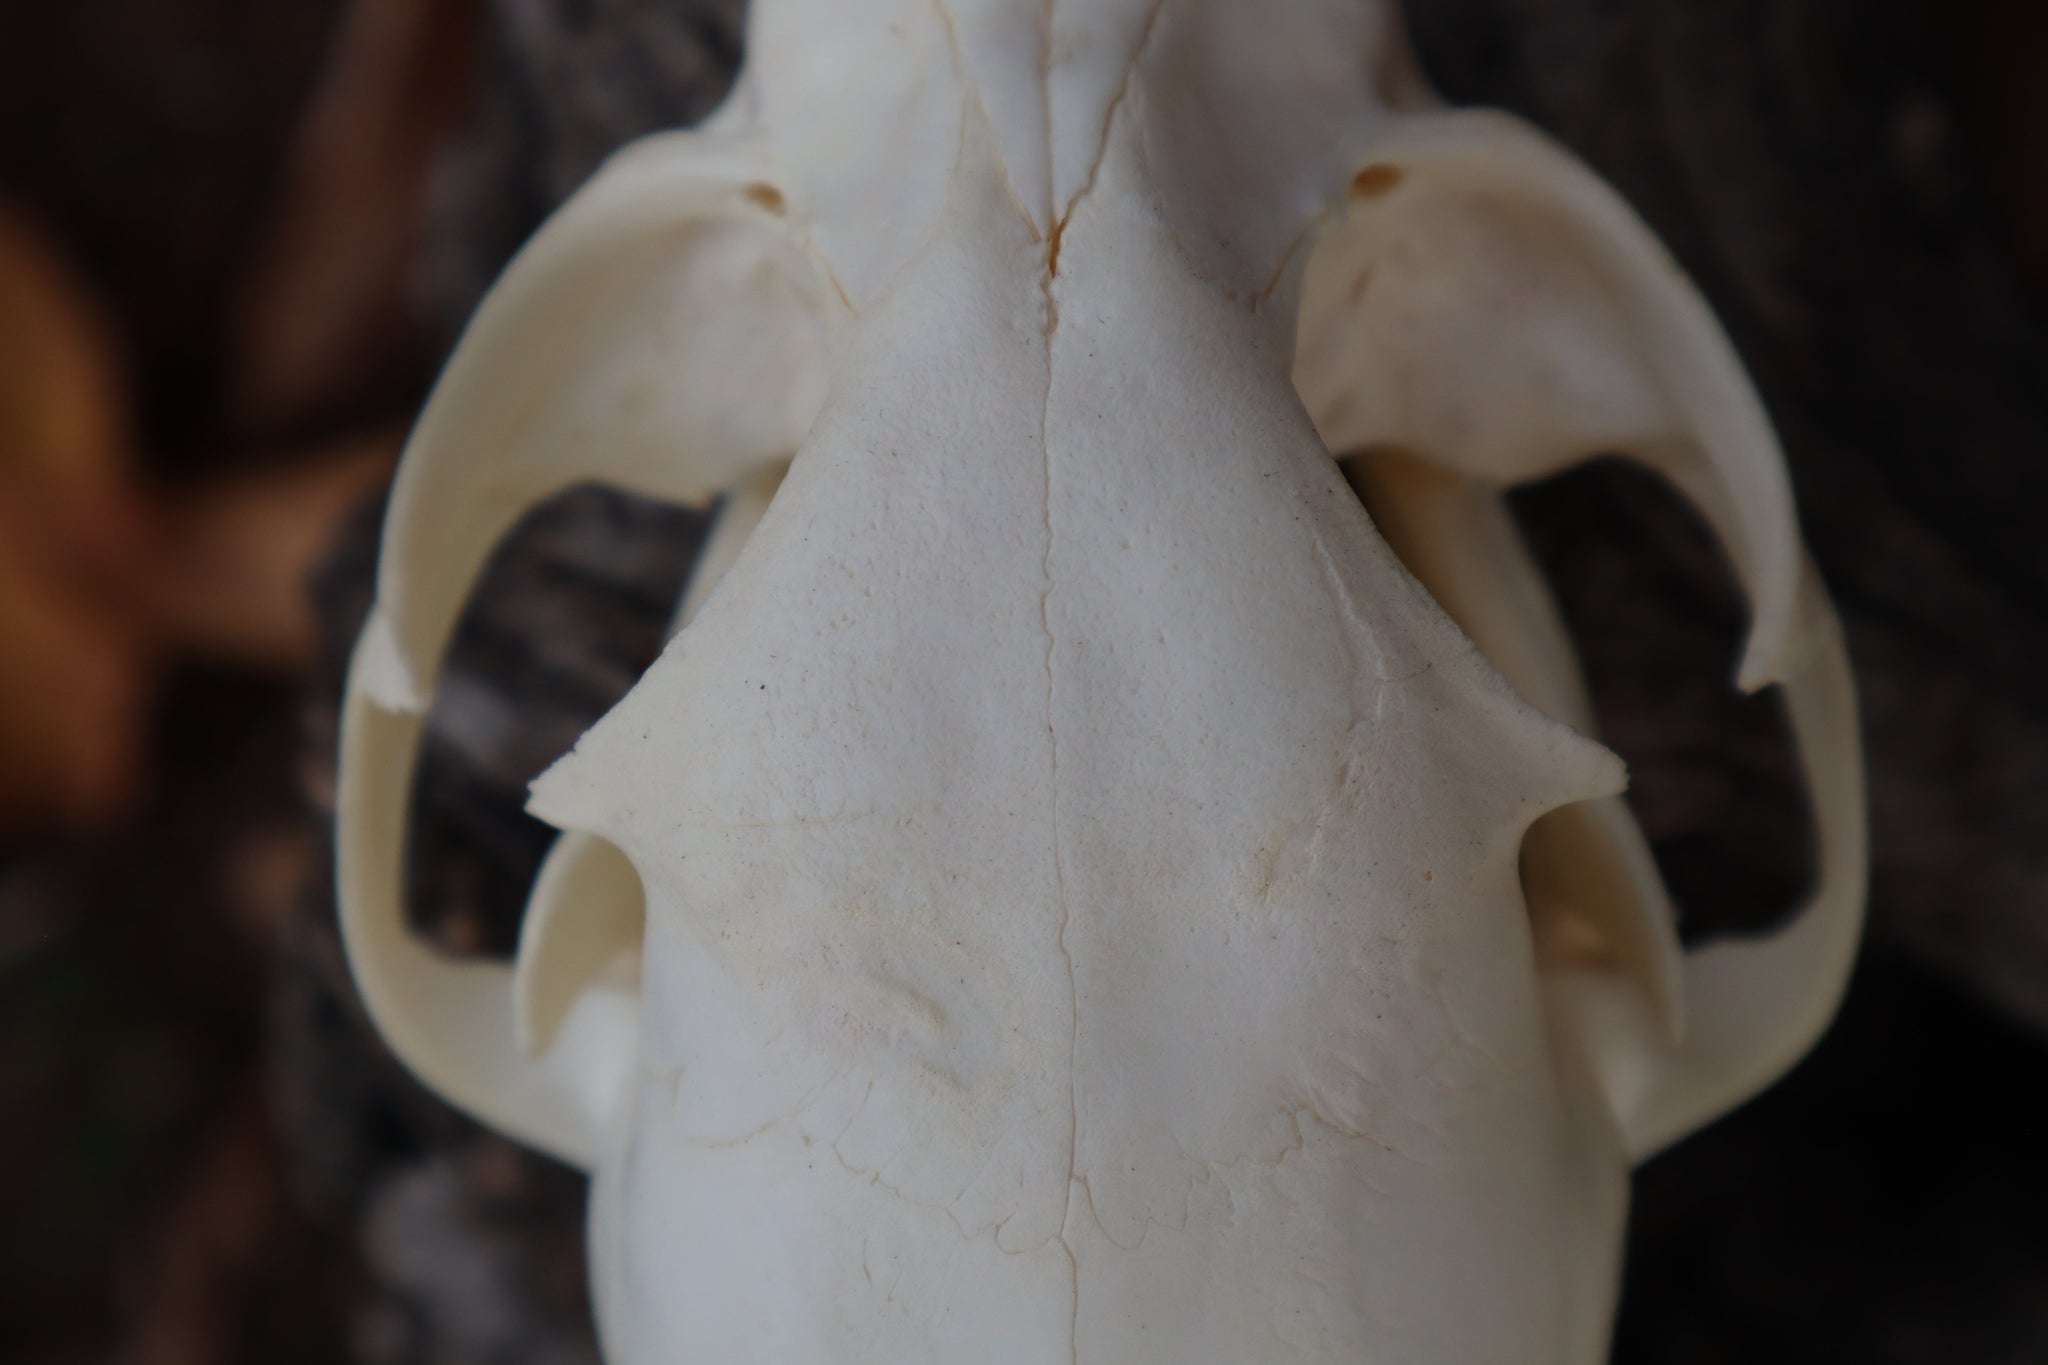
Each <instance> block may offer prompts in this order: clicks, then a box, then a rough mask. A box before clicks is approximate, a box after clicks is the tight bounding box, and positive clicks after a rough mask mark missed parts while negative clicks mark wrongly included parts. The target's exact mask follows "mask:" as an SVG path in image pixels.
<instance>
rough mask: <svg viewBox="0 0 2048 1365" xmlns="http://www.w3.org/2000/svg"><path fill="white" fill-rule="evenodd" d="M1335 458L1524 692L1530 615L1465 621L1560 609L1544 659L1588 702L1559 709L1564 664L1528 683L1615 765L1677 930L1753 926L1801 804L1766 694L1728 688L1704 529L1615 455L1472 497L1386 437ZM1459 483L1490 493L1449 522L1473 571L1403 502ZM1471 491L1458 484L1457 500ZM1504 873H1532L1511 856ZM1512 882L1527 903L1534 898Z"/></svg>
mask: <svg viewBox="0 0 2048 1365" xmlns="http://www.w3.org/2000/svg"><path fill="white" fill-rule="evenodd" d="M1345 470H1346V474H1347V477H1348V478H1349V479H1350V481H1351V484H1352V487H1353V488H1354V490H1355V491H1357V492H1358V494H1359V496H1360V500H1361V502H1362V503H1363V504H1364V505H1365V508H1366V511H1367V512H1368V514H1369V515H1371V516H1372V517H1373V520H1374V522H1375V524H1376V525H1377V526H1379V527H1380V529H1381V531H1382V533H1383V534H1384V535H1385V536H1386V537H1387V540H1388V543H1389V545H1390V546H1391V547H1392V548H1393V549H1394V551H1395V553H1396V554H1397V555H1399V556H1400V557H1401V559H1402V562H1403V564H1404V565H1406V566H1407V568H1408V569H1409V571H1410V572H1411V573H1413V574H1415V576H1416V577H1417V578H1418V579H1419V580H1420V581H1421V582H1422V584H1423V586H1424V587H1425V588H1427V589H1428V590H1429V591H1430V592H1431V593H1432V595H1434V596H1435V597H1436V598H1437V601H1438V604H1439V605H1440V606H1442V607H1443V608H1444V609H1445V611H1446V612H1447V613H1448V614H1449V615H1451V616H1452V618H1453V619H1455V620H1457V621H1458V622H1459V624H1460V626H1461V627H1463V628H1464V629H1465V630H1466V631H1467V633H1468V634H1471V635H1472V636H1473V637H1474V638H1475V640H1476V641H1477V642H1478V643H1479V644H1480V645H1481V648H1482V649H1489V650H1497V649H1500V648H1513V649H1516V650H1517V651H1518V657H1517V658H1516V659H1512V660H1511V659H1508V658H1505V657H1501V656H1499V655H1497V654H1495V655H1492V656H1491V657H1493V661H1494V662H1495V664H1496V665H1497V666H1499V667H1500V668H1501V669H1502V671H1503V672H1504V673H1507V674H1508V675H1509V676H1510V678H1511V680H1516V681H1517V682H1518V684H1519V685H1522V686H1523V687H1524V688H1525V690H1527V689H1528V688H1529V687H1530V686H1531V685H1532V684H1533V683H1536V682H1539V681H1544V680H1545V679H1543V678H1542V676H1541V675H1543V674H1545V673H1546V672H1547V673H1549V674H1552V675H1554V674H1555V673H1556V672H1557V671H1558V669H1557V668H1556V667H1555V666H1548V667H1546V666H1547V665H1553V664H1554V661H1552V660H1549V659H1547V658H1546V657H1545V656H1544V654H1543V650H1542V649H1541V648H1540V647H1532V645H1531V641H1532V640H1536V641H1538V642H1540V641H1541V639H1542V637H1543V636H1544V635H1546V634H1547V633H1549V632H1547V631H1546V630H1544V629H1540V628H1539V629H1523V627H1525V626H1527V625H1528V624H1529V623H1528V622H1526V621H1524V622H1519V623H1517V624H1516V627H1515V629H1513V630H1510V631H1502V630H1500V629H1499V628H1498V627H1497V626H1496V627H1495V628H1492V629H1487V628H1482V625H1481V622H1480V618H1481V617H1482V616H1483V615H1486V614H1493V615H1494V619H1495V621H1496V622H1498V620H1499V619H1500V616H1499V613H1502V612H1506V613H1509V614H1510V615H1515V614H1520V615H1522V616H1525V617H1526V616H1529V615H1534V614H1548V613H1551V612H1553V611H1554V612H1556V613H1557V614H1558V616H1559V617H1560V618H1561V621H1560V624H1561V625H1562V626H1563V627H1564V629H1565V631H1566V633H1567V634H1568V635H1569V637H1570V639H1569V642H1568V643H1569V646H1570V647H1571V648H1572V649H1573V652H1574V654H1575V655H1576V661H1575V662H1574V661H1571V660H1567V661H1564V668H1565V670H1566V671H1568V672H1570V673H1571V674H1573V675H1575V676H1582V677H1583V678H1584V680H1585V683H1586V685H1587V690H1588V691H1589V692H1590V694H1591V709H1590V711H1583V710H1581V711H1578V712H1577V713H1574V712H1575V708H1576V707H1579V706H1582V705H1583V699H1580V698H1578V697H1576V696H1575V695H1574V694H1575V693H1576V691H1577V687H1576V683H1575V682H1573V681H1571V680H1569V679H1568V680H1566V685H1564V686H1561V687H1559V686H1552V687H1551V688H1550V689H1549V691H1548V693H1547V694H1546V695H1534V694H1531V695H1530V696H1529V700H1531V701H1532V702H1534V703H1535V704H1537V705H1538V706H1541V707H1543V708H1544V709H1545V710H1547V711H1550V712H1551V713H1552V714H1555V715H1557V716H1558V718H1559V719H1563V720H1565V721H1567V722H1568V723H1571V724H1574V725H1580V726H1590V727H1591V728H1592V730H1593V731H1594V733H1595V734H1596V736H1597V737H1598V738H1599V739H1600V740H1601V741H1602V742H1603V743H1605V744H1607V745H1608V746H1609V747H1611V748H1613V749H1614V750H1615V751H1616V752H1618V753H1619V754H1620V755H1621V756H1622V758H1623V759H1624V760H1626V761H1627V762H1628V764H1629V770H1630V786H1629V791H1628V793H1627V795H1626V797H1625V798H1624V799H1625V800H1626V802H1627V804H1628V807H1629V809H1630V811H1631V813H1632V814H1633V815H1634V817H1635V819H1636V820H1637V821H1638V822H1639V823H1640V824H1641V826H1642V829H1643V832H1644V834H1645V835H1646V836H1647V837H1648V839H1649V843H1650V851H1651V853H1652V855H1653V856H1654V858H1655V860H1656V865H1657V870H1658V872H1659V874H1660V875H1661V877H1662V878H1663V881H1664V885H1665V887H1666V888H1667V889H1668V890H1669V892H1670V893H1671V896H1672V899H1673V900H1674V901H1675V902H1676V903H1677V904H1678V905H1679V906H1680V907H1681V908H1682V910H1683V915H1682V918H1681V923H1680V931H1681V935H1682V937H1683V939H1684V940H1685V941H1686V942H1688V943H1698V942H1702V941H1705V940H1709V939H1713V938H1717V937H1721V936H1724V935H1730V934H1751V933H1757V932H1761V931H1764V930H1767V929H1770V928H1774V927H1776V925H1777V924H1778V923H1780V922H1782V921H1783V920H1785V919H1786V918H1788V917H1789V916H1790V914H1791V913H1792V907H1795V906H1797V905H1799V904H1800V903H1802V901H1803V900H1804V898H1805V894H1806V893H1807V892H1809V891H1810V890H1811V889H1812V887H1813V885H1814V882H1815V879H1816V875H1817V861H1816V845H1815V831H1814V826H1813V819H1812V813H1811V810H1810V808H1809V806H1808V804H1807V802H1806V799H1805V796H1804V793H1803V788H1802V785H1801V783H1800V780H1799V776H1798V769H1797V764H1796V760H1795V754H1794V750H1793V747H1792V741H1791V736H1790V733H1789V729H1788V727H1787V725H1786V722H1785V718H1784V714H1783V711H1782V708H1781V706H1780V705H1779V703H1778V700H1777V698H1776V697H1775V696H1774V695H1772V694H1769V693H1766V694H1762V695H1757V696H1744V695H1742V694H1741V693H1740V692H1738V691H1737V690H1736V689H1735V688H1734V686H1733V684H1732V678H1731V675H1732V672H1733V661H1734V660H1735V659H1736V658H1738V657H1739V655H1740V652H1741V646H1742V636H1743V628H1744V625H1745V624H1746V621H1745V613H1744V607H1743V599H1742V595H1741V592H1740V588H1739V586H1738V584H1737V582H1736V580H1735V578H1734V576H1733V574H1732V572H1731V571H1730V569H1729V567H1728V564H1727V562H1726V560H1725V558H1724V557H1723V555H1722V554H1721V551H1720V549H1719V547H1718V545H1717V544H1716V542H1715V540H1714V538H1713V536H1712V533H1711V532H1710V530H1709V529H1708V527H1707V526H1706V524H1705V523H1704V522H1703V521H1702V520H1701V519H1700V518H1699V517H1698V516H1697V514H1696V513H1695V512H1694V511H1693V509H1692V508H1691V506H1690V505H1689V504H1687V503H1686V502H1685V500H1684V499H1683V498H1682V497H1681V496H1680V495H1679V494H1678V493H1677V492H1676V490H1674V489H1673V488H1671V487H1670V486H1669V485H1668V484H1667V483H1665V481H1664V480H1662V479H1661V478H1659V477H1658V476H1656V475H1655V474H1653V473H1650V472H1648V471H1646V470H1644V469H1643V468H1641V467H1640V466H1638V465H1635V464H1632V463H1627V462H1624V461H1621V460H1618V459H1611V460H1599V461H1595V462H1593V463H1591V464H1587V465H1582V466H1578V467H1576V468H1574V469H1572V470H1571V471H1568V472H1566V473H1564V474H1560V475H1556V476H1553V477H1551V478H1549V479H1546V480H1543V481H1540V482H1537V483H1534V484H1530V485H1526V486H1524V487H1522V488H1519V489H1517V490H1515V491H1514V492H1512V493H1510V494H1508V495H1507V497H1506V499H1505V500H1504V504H1505V505H1504V507H1503V506H1501V505H1500V502H1499V500H1498V499H1497V495H1494V494H1491V493H1488V492H1483V491H1479V492H1476V494H1475V490H1473V489H1472V488H1471V487H1470V486H1469V485H1465V484H1463V482H1462V481H1461V480H1460V479H1459V477H1458V476H1456V475H1451V474H1439V473H1434V472H1432V471H1429V470H1428V469H1426V468H1425V467H1424V466H1422V465H1421V464H1420V463H1419V462H1416V461H1414V460H1412V459H1411V458H1409V457H1405V456H1403V455H1401V454H1400V453H1399V452H1395V451H1369V452H1363V453H1361V454H1360V455H1357V456H1353V457H1350V458H1348V459H1347V460H1346V461H1345ZM1475 496H1476V497H1478V498H1480V499H1484V500H1488V501H1493V502H1494V504H1495V505H1494V506H1493V507H1491V508H1483V510H1482V512H1481V515H1480V518H1479V520H1478V521H1477V522H1473V521H1470V520H1468V521H1466V522H1465V523H1463V524H1462V525H1461V526H1460V528H1459V529H1460V531H1461V533H1463V534H1465V535H1468V536H1473V537H1475V538H1476V539H1477V540H1479V541H1486V542H1492V543H1489V544H1486V545H1482V546H1480V547H1479V548H1480V550H1481V551H1482V553H1481V556H1480V558H1481V560H1483V562H1482V563H1480V564H1478V566H1477V568H1478V571H1477V572H1475V571H1474V569H1475V565H1474V562H1473V560H1472V559H1471V558H1470V556H1469V551H1470V549H1471V548H1472V547H1469V546H1468V547H1465V548H1466V550H1467V552H1468V553H1467V555H1466V556H1465V557H1463V558H1461V557H1460V556H1459V555H1458V554H1457V553H1455V552H1454V553H1452V554H1450V555H1445V554H1444V553H1443V549H1444V547H1442V546H1440V545H1437V544H1433V543H1431V531H1432V529H1433V526H1432V522H1431V520H1430V518H1429V517H1428V516H1423V517H1418V516H1416V515H1415V510H1416V507H1417V505H1418V504H1419V501H1421V500H1428V499H1431V498H1447V499H1454V500H1455V499H1467V500H1470V499H1472V498H1474V497H1475ZM1472 507H1473V504H1472V503H1470V502H1469V501H1468V503H1467V508H1466V510H1467V511H1468V512H1469V511H1470V510H1472ZM1438 524H1441V523H1438ZM1503 541H1506V542H1511V543H1507V544H1501V543H1498V542H1503ZM1538 624H1539V625H1540V624H1541V623H1538ZM1559 814H1562V812H1560V813H1559ZM1554 819H1555V817H1546V820H1554ZM1542 827H1543V822H1539V823H1538V826H1537V829H1538V830H1541V829H1542ZM1541 837H1542V836H1538V838H1539V839H1540V838H1541ZM1532 842H1534V841H1532ZM1561 847H1562V846H1561ZM1563 856H1566V857H1569V855H1568V854H1565V855H1563ZM1573 872H1574V869H1573V868H1571V867H1569V866H1562V867H1560V866H1558V865H1556V864H1553V865H1551V867H1549V868H1548V869H1546V871H1545V874H1544V875H1546V876H1548V877H1549V878H1551V879H1552V883H1553V884H1554V883H1555V879H1556V878H1557V877H1558V876H1560V875H1562V876H1563V877H1566V878H1569V877H1570V876H1572V874H1573ZM1524 875H1525V879H1527V878H1528V877H1530V876H1531V875H1532V869H1531V868H1530V867H1529V866H1528V865H1527V864H1525V867H1524ZM1530 886H1531V896H1530V900H1531V904H1532V908H1537V907H1538V906H1539V902H1541V901H1544V900H1547V899H1550V898H1546V897H1539V896H1538V895H1537V894H1535V891H1534V883H1533V882H1531V883H1530ZM1539 937H1546V938H1547V939H1548V940H1549V941H1551V942H1553V943H1559V944H1563V945H1564V950H1565V951H1566V952H1567V953H1570V954H1573V955H1581V954H1583V953H1585V952H1591V953H1593V954H1594V955H1596V956H1600V955H1607V954H1610V953H1612V952H1614V951H1616V950H1617V949H1616V945H1613V944H1607V945H1605V947H1604V948H1603V946H1602V944H1601V942H1600V939H1601V931H1600V929H1599V928H1598V927H1597V926H1593V925H1590V924H1584V923H1573V924H1569V925H1555V924H1548V923H1545V924H1541V925H1539ZM1622 952H1623V955H1624V956H1626V951H1625V950H1622Z"/></svg>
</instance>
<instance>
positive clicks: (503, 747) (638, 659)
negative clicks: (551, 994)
mask: <svg viewBox="0 0 2048 1365" xmlns="http://www.w3.org/2000/svg"><path fill="white" fill-rule="evenodd" d="M710 520H711V519H710V517H709V516H708V515H707V514H706V513H705V512H703V511H700V510H691V509H687V508H680V507H675V506H672V505H669V504H666V503H660V502H654V501H650V500H646V499H642V498H637V497H634V496H632V495H630V494H626V493H621V492H618V491H616V490H613V489H608V488H599V487H594V486H584V487H580V488H576V489H572V490H571V491H569V492H567V493H563V494H561V495H559V496H557V497H554V498H550V499H548V500H547V501H545V502H543V503H541V504H540V505H539V506H537V507H536V508H535V509H534V510H533V511H532V512H530V513H528V514H527V515H526V516H525V517H524V518H522V519H521V520H520V522H519V523H518V524H517V526H515V527H514V529H513V530H512V531H511V533H510V534H509V535H507V537H506V538H505V540H504V541H503V543H502V544H500V545H499V546H498V548H497V550H496V551H495V552H494V553H493V554H492V556H491V558H490V560H489V562H488V564H487V565H486V567H485V570H484V572H483V574H482V575H481V576H480V577H479V579H478V580H477V583H476V585H475V588H474V590H473V591H472V593H471V596H470V598H469V603H468V606H467V607H466V608H465V610H464V612H463V615H462V619H461V622H460V624H459V625H458V627H457V629H456V632H455V637H454V640H453V642H452V644H451V646H450V648H449V652H448V659H447V663H446V666H445V670H444V672H443V674H442V677H441V680H440V682H439V684H438V686H437V687H436V689H435V694H434V701H433V706H432V709H431V710H430V711H429V712H428V721H427V732H426V739H425V742H424V744H423V746H422V750H421V756H420V764H419V772H418V775H417V776H416V777H415V779H414V786H413V810H414V812H415V814H414V821H413V826H412V831H411V838H410V840H409V841H408V851H407V856H406V862H407V868H406V881H407V888H408V889H407V902H406V903H407V905H408V907H409V910H408V914H409V916H410V918H411V920H412V927H413V928H414V929H415V930H416V931H417V932H420V933H422V934H424V935H425V936H427V937H428V938H430V939H432V940H433V941H435V942H436V943H438V944H439V945H440V946H442V947H443V948H446V949H449V950H451V951H455V952H460V953H488V954H490V955H492V956H501V957H503V956H510V955H511V953H512V951H513V949H514V947H515V945H516V943H517V940H518V935H519V928H520V915H521V910H522V908H523V907H524V906H525V905H526V903H527V899H528V893H529V891H530V890H531V889H532V886H533V881H534V876H535V873H536V872H537V871H538V869H539V867H540V865H541V861H542V859H543V858H544V857H545V856H546V854H547V852H548V848H549V846H550V844H551V843H553V841H554V839H555V837H556V833H555V831H554V830H553V829H551V828H550V827H549V826H547V825H546V824H544V823H542V822H541V821H539V820H537V819H535V818H534V817H533V816H531V815H528V814H527V813H526V809H525V802H526V786H527V783H528V782H530V781H531V780H532V779H533V778H534V777H535V776H537V775H538V774H539V773H540V772H541V771H542V770H543V769H545V768H546V767H547V766H548V765H549V764H550V763H552V762H554V760H555V759H557V758H559V757H560V756H561V755H562V754H564V753H566V752H567V751H568V750H569V749H570V748H571V747H572V746H573V745H574V744H575V742H576V740H577V738H578V737H579V736H580V735H581V734H582V733H583V732H584V731H585V730H587V729H588V728H589V727H590V726H591V725H592V724H593V723H595V722H596V720H597V719H598V717H600V716H602V715H603V714H604V713H605V712H606V711H607V710H609V709H610V708H611V707H612V705H613V704H614V703H616V702H617V701H618V699H619V698H620V697H622V696H624V695H625V693H626V692H627V691H628V690H629V689H630V688H631V687H632V685H633V684H634V683H635V682H636V681H637V680H638V679H639V677H640V675H641V673H643V672H644V671H645V670H646V668H647V667H648V666H649V665H651V664H652V663H653V662H654V660H655V658H656V657H657V656H658V655H659V654H660V652H661V646H662V642H663V639H664V635H665V632H666V630H667V627H668V624H669V620H670V618H671V616H672V615H673V614H674V612H675V608H676V603H677V601H678V600H679V599H680V597H681V595H682V593H683V589H684V584H685V581H686V580H687V578H688V577H689V575H690V571H691V565H692V564H693V563H694V561H695V560H696V558H697V556H698V552H699V549H700V548H701V546H702V544H703V542H704V539H705V535H706V530H707V528H708V526H709V524H710Z"/></svg>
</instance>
